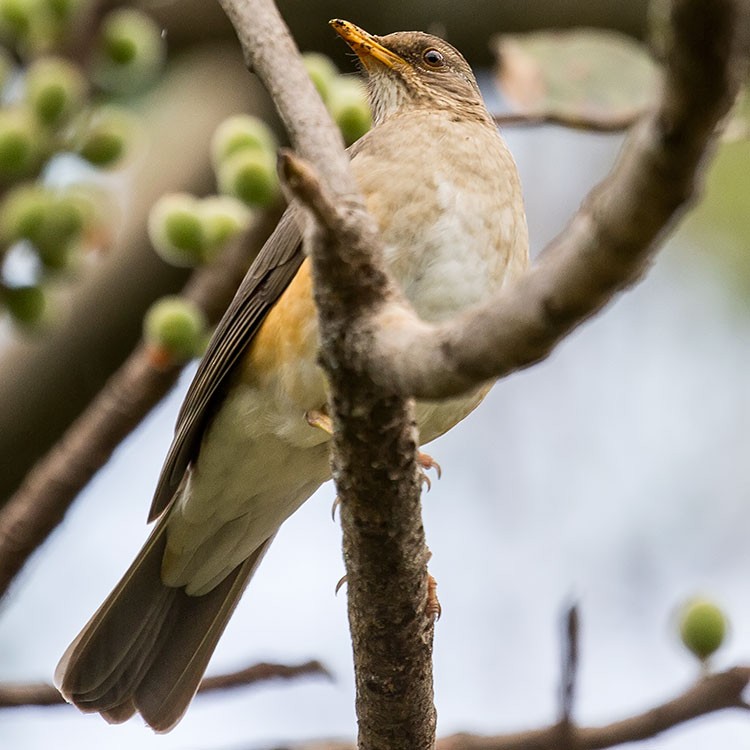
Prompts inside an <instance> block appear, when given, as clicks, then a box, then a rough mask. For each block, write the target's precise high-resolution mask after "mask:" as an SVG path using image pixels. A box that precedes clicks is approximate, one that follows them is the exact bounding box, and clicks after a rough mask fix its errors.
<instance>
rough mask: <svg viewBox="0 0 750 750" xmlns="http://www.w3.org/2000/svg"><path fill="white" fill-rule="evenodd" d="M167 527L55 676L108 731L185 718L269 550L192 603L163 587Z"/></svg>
mask: <svg viewBox="0 0 750 750" xmlns="http://www.w3.org/2000/svg"><path fill="white" fill-rule="evenodd" d="M164 515H165V516H167V515H168V513H165V514H164ZM165 521H166V519H165V517H164V516H163V517H162V518H161V519H160V521H159V523H158V524H157V526H156V528H155V529H154V531H153V532H152V534H151V536H150V537H149V539H148V541H147V542H146V544H145V545H144V547H143V549H142V550H141V551H140V553H139V554H138V557H137V558H136V559H135V561H134V562H133V564H132V565H131V566H130V568H129V569H128V571H127V572H126V573H125V575H124V576H123V577H122V580H121V581H120V582H119V583H118V584H117V586H116V587H115V589H114V591H112V593H111V594H110V595H109V596H108V597H107V599H106V601H105V602H104V604H102V606H101V607H100V608H99V609H98V610H97V612H96V613H95V614H94V616H93V617H92V618H91V620H89V622H88V623H87V624H86V626H85V627H84V628H83V630H82V631H81V633H80V634H79V635H78V637H77V638H76V639H75V640H74V641H73V643H71V645H70V646H69V647H68V650H67V651H66V652H65V654H64V655H63V657H62V659H61V660H60V663H59V664H58V666H57V669H56V671H55V684H56V685H57V686H58V688H59V690H60V692H61V693H62V694H63V696H64V697H65V699H66V700H67V701H69V702H70V703H73V704H75V705H76V706H77V707H78V708H79V709H81V710H82V711H86V712H97V711H98V712H99V713H100V714H101V715H102V716H103V717H104V718H105V719H106V720H107V721H109V722H110V723H120V722H122V721H125V720H126V719H129V718H130V717H131V716H132V715H133V714H134V713H135V712H139V713H140V714H141V715H142V716H143V718H144V720H145V721H146V723H147V724H149V725H150V726H151V727H152V728H153V729H155V730H156V731H157V732H168V731H169V730H170V729H171V728H172V727H173V726H174V725H175V724H176V723H177V722H178V721H179V720H180V719H181V718H182V715H183V714H184V713H185V710H186V709H187V707H188V705H189V704H190V701H191V700H192V698H193V696H194V695H195V692H196V690H197V689H198V684H199V682H200V680H201V677H202V676H203V673H204V671H205V669H206V666H207V665H208V660H209V659H210V658H211V654H212V653H213V651H214V649H215V648H216V644H217V642H218V640H219V637H220V636H221V634H222V633H223V632H224V628H225V627H226V624H227V621H228V620H229V618H230V616H231V614H232V612H233V611H234V608H235V607H236V605H237V602H238V601H239V598H240V596H241V595H242V592H243V591H244V590H245V587H246V586H247V583H248V581H249V580H250V577H251V576H252V574H253V572H254V571H255V569H256V568H257V566H258V563H259V562H260V560H261V558H262V557H263V555H264V553H265V551H266V549H267V548H268V546H269V544H270V542H271V539H268V540H266V541H265V542H264V543H263V544H261V545H260V547H258V549H257V550H256V551H255V552H254V553H253V554H252V555H251V556H250V557H249V558H248V559H247V560H246V561H245V562H244V563H242V564H241V565H239V566H238V567H237V568H235V569H234V570H233V571H232V572H231V573H230V574H229V575H228V576H227V577H226V578H225V579H224V580H223V581H222V582H221V583H220V584H219V585H218V586H216V588H214V589H212V590H211V591H209V592H208V593H207V594H205V595H204V596H195V597H194V596H188V595H187V594H186V593H185V591H184V590H183V589H178V588H172V587H169V586H165V585H164V584H163V583H162V582H161V561H162V557H163V555H164V548H165V544H166V533H165V531H166V522H165Z"/></svg>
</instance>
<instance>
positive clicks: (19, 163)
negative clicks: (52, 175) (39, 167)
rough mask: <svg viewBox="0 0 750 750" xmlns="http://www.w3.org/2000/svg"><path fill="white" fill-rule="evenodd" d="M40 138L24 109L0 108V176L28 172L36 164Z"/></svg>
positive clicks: (6, 176)
mask: <svg viewBox="0 0 750 750" xmlns="http://www.w3.org/2000/svg"><path fill="white" fill-rule="evenodd" d="M40 150H41V139H40V137H39V134H38V132H37V130H36V126H35V123H34V121H33V119H32V117H31V115H30V113H29V112H27V111H26V110H25V109H4V110H0V178H6V179H7V178H15V177H21V176H23V175H25V174H29V173H30V172H31V171H32V170H33V169H34V167H35V166H36V164H37V162H38V160H39V155H40Z"/></svg>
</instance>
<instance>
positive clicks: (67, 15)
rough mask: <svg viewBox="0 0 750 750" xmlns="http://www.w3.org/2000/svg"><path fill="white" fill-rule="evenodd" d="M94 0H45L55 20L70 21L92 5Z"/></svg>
mask: <svg viewBox="0 0 750 750" xmlns="http://www.w3.org/2000/svg"><path fill="white" fill-rule="evenodd" d="M91 2H92V0H45V3H44V4H45V6H46V8H47V10H49V12H50V15H52V17H53V18H55V20H57V21H60V22H62V23H68V22H70V21H72V20H73V19H75V18H76V17H77V16H78V14H79V13H80V12H81V11H83V10H86V8H87V6H89V5H91Z"/></svg>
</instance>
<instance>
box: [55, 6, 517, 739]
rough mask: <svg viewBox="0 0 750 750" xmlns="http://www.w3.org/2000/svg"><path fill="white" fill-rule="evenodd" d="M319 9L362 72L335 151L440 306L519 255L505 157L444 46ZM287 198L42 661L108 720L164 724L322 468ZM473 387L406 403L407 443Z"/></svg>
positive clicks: (429, 311) (406, 268)
mask: <svg viewBox="0 0 750 750" xmlns="http://www.w3.org/2000/svg"><path fill="white" fill-rule="evenodd" d="M331 24H332V26H333V28H334V29H335V30H336V32H337V33H338V34H339V35H340V36H341V37H343V39H344V40H345V41H346V42H347V43H348V44H349V46H350V47H351V48H352V49H353V50H354V52H355V53H356V54H357V56H358V58H359V60H360V62H361V65H362V67H363V69H364V71H365V73H366V76H367V84H368V96H369V102H370V106H371V109H372V113H373V128H372V129H371V130H370V131H369V132H368V133H367V134H366V135H365V136H364V137H362V138H361V139H360V140H359V141H357V142H356V143H355V144H354V145H353V146H352V147H351V149H350V154H351V166H352V170H353V172H354V175H355V177H356V179H357V182H358V184H359V187H360V188H361V190H362V193H363V195H364V197H365V202H366V205H367V208H368V210H369V211H370V212H371V214H372V215H373V216H374V217H375V219H376V221H377V223H378V225H379V228H380V231H381V235H382V239H383V243H384V246H385V256H386V260H387V264H388V268H389V270H390V273H391V274H392V275H393V277H394V278H395V279H396V281H397V282H398V283H399V284H400V286H401V287H402V289H403V291H404V292H405V294H406V296H407V298H408V299H409V300H410V302H411V304H412V305H413V306H414V308H415V309H416V311H417V312H418V314H419V315H420V316H421V317H422V318H424V319H426V320H428V321H440V320H442V319H445V318H449V317H451V316H453V315H455V314H456V313H458V312H459V311H461V310H463V309H465V308H467V307H469V306H471V305H474V304H477V303H479V302H481V301H482V300H484V299H486V298H487V297H488V296H489V295H492V294H494V293H497V292H498V291H499V290H500V289H501V288H502V287H503V285H504V284H507V283H508V281H509V280H511V279H513V278H515V277H517V276H518V275H519V274H520V273H521V272H522V271H523V270H524V268H525V267H526V264H527V258H528V237H527V230H526V220H525V216H524V210H523V200H522V195H521V187H520V184H519V179H518V175H517V172H516V167H515V164H514V162H513V158H512V156H511V154H510V152H509V151H508V149H507V147H506V145H505V143H504V141H503V140H502V138H501V137H500V135H499V133H498V131H497V128H496V126H495V123H494V121H493V119H492V117H491V116H490V114H489V113H488V111H487V109H486V107H485V105H484V103H483V101H482V97H481V95H480V93H479V88H478V86H477V83H476V80H475V78H474V75H473V73H472V71H471V68H470V67H469V65H468V63H467V62H466V60H464V58H463V57H462V56H461V54H460V53H459V52H458V51H457V50H456V49H454V48H453V47H452V46H451V45H450V44H448V43H447V42H445V41H443V40H441V39H438V38H436V37H434V36H431V35H428V34H424V33H420V32H398V33H394V34H389V35H387V36H374V35H371V34H368V33H367V32H365V31H364V30H362V29H360V28H358V27H357V26H354V25H353V24H351V23H349V22H347V21H340V20H335V21H332V22H331ZM301 213H302V212H301V209H300V208H299V207H297V206H295V205H294V204H292V205H290V206H289V207H288V209H287V210H286V212H285V213H284V215H283V217H282V218H281V220H280V222H279V224H278V226H277V228H276V229H275V231H274V232H273V233H272V234H271V236H270V237H269V239H268V241H267V242H266V244H265V245H264V247H263V248H262V250H261V252H260V254H259V255H258V257H257V259H256V260H255V262H254V263H253V265H252V266H251V268H250V270H249V271H248V273H247V275H246V277H245V279H244V281H243V282H242V284H241V286H240V288H239V290H238V292H237V295H236V296H235V298H234V300H233V302H232V303H231V305H230V307H229V309H228V310H227V312H226V314H225V316H224V317H223V319H222V321H221V322H220V323H219V325H218V327H217V329H216V332H215V333H214V335H213V338H212V340H211V342H210V344H209V346H208V350H207V352H206V354H205V356H204V358H203V360H202V362H201V364H200V366H199V368H198V371H197V373H196V375H195V378H194V380H193V382H192V384H191V386H190V388H189V390H188V393H187V395H186V398H185V401H184V404H183V406H182V409H181V410H180V413H179V416H178V420H177V426H176V429H175V436H174V440H173V443H172V446H171V448H170V451H169V454H168V456H167V458H166V461H165V464H164V468H163V469H162V473H161V476H160V478H159V482H158V486H157V488H156V492H155V495H154V500H153V504H152V507H151V513H150V517H149V520H156V525H155V527H154V529H153V531H152V533H151V535H150V536H149V538H148V540H147V541H146V544H145V545H144V547H143V549H142V550H141V552H140V553H139V554H138V556H137V557H136V559H135V561H134V562H133V564H132V565H131V566H130V568H129V569H128V571H127V572H126V573H125V575H124V576H123V578H122V580H121V581H120V582H119V583H118V584H117V586H116V587H115V589H114V590H113V592H112V593H111V594H110V596H109V597H108V598H107V599H106V601H105V602H104V603H103V604H102V606H101V607H100V608H99V609H98V610H97V612H96V613H95V614H94V615H93V617H92V618H91V620H90V621H89V623H88V624H87V625H86V626H85V627H84V628H83V630H82V631H81V633H80V634H79V635H78V637H77V638H76V639H75V641H74V642H73V643H72V644H71V646H70V647H69V648H68V650H67V651H66V653H65V654H64V656H63V657H62V659H61V661H60V664H59V665H58V668H57V672H56V675H55V677H56V682H57V685H58V686H59V688H60V691H61V692H62V694H63V695H64V696H65V698H66V699H67V700H68V701H70V702H71V703H74V704H75V705H76V706H78V707H79V708H80V709H81V710H83V711H98V712H99V713H100V714H102V716H104V718H105V719H107V720H108V721H110V722H121V721H124V720H126V719H127V718H129V717H130V716H132V715H133V714H134V713H135V712H139V713H140V714H141V716H142V717H143V719H144V720H145V721H146V722H147V723H148V724H149V725H150V726H151V727H153V728H154V729H155V730H157V731H160V732H165V731H168V730H169V729H171V728H172V727H173V726H174V725H175V724H176V723H177V722H178V721H179V720H180V718H181V717H182V715H183V714H184V712H185V710H186V709H187V707H188V705H189V703H190V701H191V699H192V697H193V695H194V694H195V691H196V690H197V688H198V684H199V681H200V679H201V677H202V676H203V673H204V671H205V668H206V666H207V664H208V661H209V658H210V656H211V654H212V653H213V651H214V648H215V647H216V644H217V641H218V640H219V637H220V636H221V634H222V632H223V630H224V628H225V626H226V624H227V621H228V620H229V618H230V616H231V614H232V612H233V610H234V608H235V606H236V605H237V602H238V600H239V598H240V596H241V595H242V592H243V591H244V589H245V587H246V585H247V583H248V581H249V579H250V577H251V576H252V574H253V572H254V571H255V570H256V568H257V566H258V564H259V562H260V560H261V558H262V557H263V555H264V553H265V552H266V550H267V549H268V547H269V545H270V543H271V541H272V540H273V537H274V535H275V534H276V532H277V531H278V529H279V527H280V526H281V524H282V523H283V522H284V521H285V520H286V519H287V518H288V517H289V516H290V515H291V514H292V513H293V512H294V511H295V510H296V509H297V508H298V507H299V506H300V505H301V504H302V503H303V502H304V501H305V500H306V499H307V498H308V497H310V495H312V494H313V492H315V490H316V489H317V488H318V487H319V486H320V485H321V484H322V483H323V482H325V481H326V480H327V479H329V478H330V475H331V471H330V466H329V452H330V434H329V432H328V431H327V430H325V429H319V427H320V426H321V419H320V418H319V415H320V414H325V407H326V402H327V393H326V381H325V378H324V375H323V373H322V370H321V369H320V368H319V366H318V364H317V359H316V357H317V349H318V329H317V319H316V310H315V305H314V302H313V296H312V281H311V275H310V263H309V261H308V260H307V258H306V257H305V253H304V249H303V247H302V231H301V228H300V225H301V223H302V219H301ZM488 389H489V385H485V386H482V387H480V388H477V389H476V390H474V391H473V392H471V393H468V394H466V395H463V396H461V397H458V398H453V399H450V400H447V401H442V402H435V403H418V404H417V421H418V426H419V430H420V435H421V442H422V443H426V442H429V441H430V440H432V439H434V438H436V437H437V436H439V435H441V434H442V433H444V432H445V431H446V430H448V429H450V428H451V427H453V426H454V425H455V424H456V423H457V422H459V421H460V420H461V419H463V418H464V417H465V416H466V415H467V414H468V413H469V412H471V411H472V410H473V409H474V408H475V407H476V406H477V404H478V403H479V402H480V401H481V400H482V398H483V397H484V395H485V394H486V393H487V391H488ZM315 415H318V416H315ZM324 421H325V420H323V422H324ZM315 425H317V426H315ZM323 426H325V425H323Z"/></svg>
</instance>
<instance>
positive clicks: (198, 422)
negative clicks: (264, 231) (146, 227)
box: [149, 205, 304, 521]
mask: <svg viewBox="0 0 750 750" xmlns="http://www.w3.org/2000/svg"><path fill="white" fill-rule="evenodd" d="M299 218H300V217H299V209H297V208H295V207H294V206H293V205H292V206H290V207H289V208H287V210H286V211H285V212H284V215H283V216H282V217H281V219H280V221H279V223H278V225H277V226H276V229H274V231H273V233H272V234H271V236H270V237H269V238H268V240H266V243H265V245H263V248H262V249H261V251H260V253H259V254H258V256H257V258H256V259H255V261H254V262H253V264H252V265H251V266H250V269H249V270H248V272H247V274H246V276H245V278H244V279H243V281H242V284H240V287H239V289H238V290H237V294H236V295H235V297H234V299H233V300H232V302H231V304H230V305H229V308H228V309H227V311H226V313H224V317H223V318H222V319H221V321H220V322H219V325H218V326H217V328H216V331H215V332H214V334H213V336H212V337H211V341H210V343H209V345H208V349H207V350H206V353H205V355H204V356H203V359H202V360H201V363H200V365H199V367H198V371H197V372H196V374H195V377H194V378H193V382H192V383H191V384H190V388H189V389H188V392H187V395H186V396H185V401H184V402H183V404H182V408H181V409H180V413H179V415H178V417H177V425H176V427H175V434H174V439H173V440H172V445H171V447H170V449H169V453H168V455H167V458H166V460H165V462H164V466H163V467H162V470H161V475H160V476H159V482H158V484H157V486H156V491H155V493H154V499H153V501H152V503H151V510H150V511H149V521H152V520H154V519H155V518H156V517H158V516H159V515H160V514H161V513H162V511H163V510H164V509H165V508H166V507H167V506H168V505H169V503H170V501H171V499H172V496H173V495H174V493H175V491H176V490H177V488H178V487H179V485H180V482H181V481H182V480H183V477H184V474H185V472H186V470H187V468H188V466H189V465H190V462H191V461H192V460H193V459H194V458H195V457H196V456H197V455H198V449H199V446H200V441H201V438H202V436H203V431H204V429H205V428H206V425H207V422H208V419H209V418H210V416H211V414H212V413H213V411H214V408H213V407H214V405H215V403H216V401H217V398H220V397H221V393H222V391H223V386H225V385H226V383H227V378H228V376H229V374H230V373H231V372H232V370H233V369H234V366H235V365H236V364H237V362H238V360H239V359H240V358H241V357H242V355H243V354H244V353H245V351H246V350H247V347H248V345H249V344H250V342H251V341H252V339H253V337H254V336H255V334H256V333H257V331H258V329H259V328H260V324H261V323H262V321H263V318H264V317H265V316H266V314H267V313H268V311H269V310H270V309H271V307H272V306H273V304H274V303H275V302H276V300H277V299H278V298H279V297H280V296H281V294H282V293H283V291H284V290H285V289H286V287H287V286H288V285H289V283H290V282H291V280H292V279H293V278H294V275H295V274H296V273H297V270H298V269H299V267H300V265H301V264H302V261H303V260H304V253H303V252H302V233H301V230H300V228H299V223H298V222H299Z"/></svg>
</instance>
